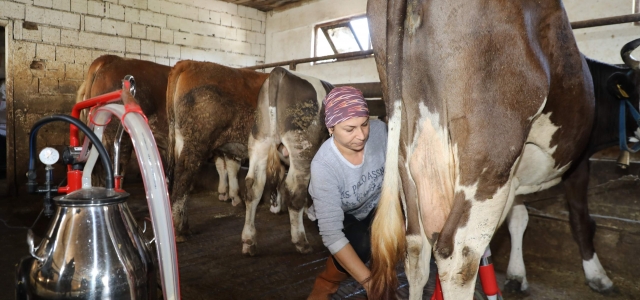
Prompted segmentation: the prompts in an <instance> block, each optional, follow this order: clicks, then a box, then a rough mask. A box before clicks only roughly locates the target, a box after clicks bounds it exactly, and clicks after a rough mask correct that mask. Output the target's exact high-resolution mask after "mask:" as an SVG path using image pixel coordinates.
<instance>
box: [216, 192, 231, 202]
mask: <svg viewBox="0 0 640 300" xmlns="http://www.w3.org/2000/svg"><path fill="white" fill-rule="evenodd" d="M218 200H220V201H227V200H229V195H228V194H227V193H218Z"/></svg>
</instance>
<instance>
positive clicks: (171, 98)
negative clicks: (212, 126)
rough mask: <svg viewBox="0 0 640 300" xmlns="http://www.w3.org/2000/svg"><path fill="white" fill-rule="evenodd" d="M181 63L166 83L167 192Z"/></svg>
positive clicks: (172, 162)
mask: <svg viewBox="0 0 640 300" xmlns="http://www.w3.org/2000/svg"><path fill="white" fill-rule="evenodd" d="M180 66H181V63H180V62H178V63H177V64H176V65H175V66H174V67H173V68H172V69H171V72H169V79H168V83H167V102H166V110H167V111H166V112H167V121H168V122H169V135H168V137H167V139H168V145H167V169H166V170H165V173H166V174H167V185H168V187H169V192H171V191H172V189H173V180H174V175H175V170H174V169H175V165H176V159H178V158H177V157H175V156H176V137H175V134H176V129H175V126H176V116H175V109H174V102H175V101H176V100H177V99H175V96H176V95H175V93H176V86H177V84H178V79H179V78H180V74H181V73H182V71H181V70H180V69H181V68H180Z"/></svg>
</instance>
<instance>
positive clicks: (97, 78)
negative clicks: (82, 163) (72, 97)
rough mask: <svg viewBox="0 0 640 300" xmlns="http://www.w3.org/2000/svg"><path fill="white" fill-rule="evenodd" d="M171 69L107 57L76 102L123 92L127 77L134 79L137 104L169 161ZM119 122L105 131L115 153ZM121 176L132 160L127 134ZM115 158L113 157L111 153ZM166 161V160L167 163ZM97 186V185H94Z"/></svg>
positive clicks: (92, 72)
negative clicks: (114, 145) (168, 100)
mask: <svg viewBox="0 0 640 300" xmlns="http://www.w3.org/2000/svg"><path fill="white" fill-rule="evenodd" d="M169 71H171V68H170V67H168V66H164V65H160V64H157V63H154V62H150V61H146V60H138V59H130V58H122V57H119V56H115V55H103V56H100V57H98V58H96V59H95V60H94V61H93V62H92V63H91V65H90V66H89V70H88V71H87V76H86V78H85V80H84V82H83V83H82V85H81V86H80V88H79V89H78V93H77V97H76V102H80V101H83V100H86V99H89V98H92V97H96V96H99V95H102V94H106V93H108V92H112V91H116V90H119V89H121V88H122V79H123V78H124V77H125V76H126V75H133V77H134V78H135V80H136V100H137V101H138V103H139V105H140V107H141V108H142V111H143V112H144V114H145V115H146V116H147V118H148V120H149V128H151V131H152V132H153V135H154V138H155V140H156V143H157V144H158V150H159V152H160V156H161V157H162V158H163V160H164V159H166V149H167V134H168V131H169V130H168V127H167V115H166V110H165V109H164V107H165V106H166V104H165V103H166V101H165V99H166V98H165V97H166V93H167V79H168V77H169ZM117 128H118V125H117V122H112V123H111V124H109V125H108V126H107V128H106V129H105V133H104V135H103V144H104V145H105V146H106V147H108V149H112V148H111V145H113V141H114V138H115V136H116V130H117ZM120 146H121V147H122V148H121V151H120V157H121V160H120V161H121V162H122V163H121V166H122V168H121V170H122V172H121V174H120V175H123V174H124V171H125V168H126V166H127V164H128V162H129V160H130V158H131V153H132V151H133V148H132V144H131V140H130V138H129V136H128V135H127V134H126V133H124V136H123V137H122V142H121V145H120ZM111 157H114V156H113V153H111ZM165 161H166V160H165ZM100 167H101V166H100V164H98V165H96V171H95V172H94V174H95V175H97V177H96V178H100V176H101V175H102V174H103V172H100V171H99V170H98V168H100ZM94 184H95V183H94Z"/></svg>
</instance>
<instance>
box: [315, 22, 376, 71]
mask: <svg viewBox="0 0 640 300" xmlns="http://www.w3.org/2000/svg"><path fill="white" fill-rule="evenodd" d="M315 37H316V40H315V41H316V42H315V49H314V50H315V51H314V56H315V57H320V56H327V55H334V54H340V53H348V52H358V51H364V50H371V37H370V36H369V23H368V22H367V18H366V17H365V16H358V17H353V18H348V19H342V20H338V21H333V22H330V23H324V24H319V25H317V26H316V27H315ZM340 60H344V59H340ZM333 61H336V59H329V60H323V61H318V62H317V63H326V62H333Z"/></svg>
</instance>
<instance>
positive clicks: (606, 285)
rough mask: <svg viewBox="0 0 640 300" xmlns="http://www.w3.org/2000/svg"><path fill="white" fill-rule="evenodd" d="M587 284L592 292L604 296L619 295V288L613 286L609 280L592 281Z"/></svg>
mask: <svg viewBox="0 0 640 300" xmlns="http://www.w3.org/2000/svg"><path fill="white" fill-rule="evenodd" d="M587 284H588V285H589V287H590V288H591V289H592V290H594V291H596V292H598V293H600V294H603V295H614V294H617V293H619V290H618V288H617V287H616V286H615V285H613V282H611V280H609V278H606V280H604V279H594V280H590V281H587Z"/></svg>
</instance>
